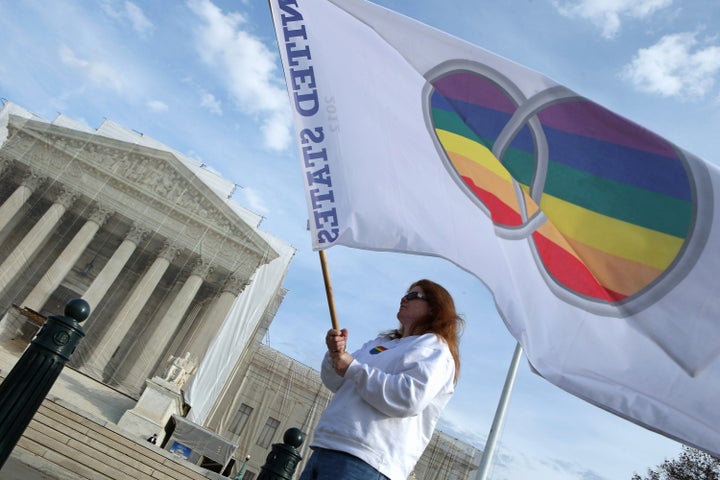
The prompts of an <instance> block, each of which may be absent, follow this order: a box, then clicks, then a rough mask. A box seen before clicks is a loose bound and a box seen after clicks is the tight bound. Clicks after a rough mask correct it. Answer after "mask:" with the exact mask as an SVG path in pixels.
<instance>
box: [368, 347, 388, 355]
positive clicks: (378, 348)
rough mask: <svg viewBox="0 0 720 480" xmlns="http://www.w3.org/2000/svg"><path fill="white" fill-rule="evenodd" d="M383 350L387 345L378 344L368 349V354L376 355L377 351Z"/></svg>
mask: <svg viewBox="0 0 720 480" xmlns="http://www.w3.org/2000/svg"><path fill="white" fill-rule="evenodd" d="M385 350H387V347H383V346H382V345H378V346H377V347H375V348H373V349H372V350H370V355H377V354H378V353H382V352H384V351H385Z"/></svg>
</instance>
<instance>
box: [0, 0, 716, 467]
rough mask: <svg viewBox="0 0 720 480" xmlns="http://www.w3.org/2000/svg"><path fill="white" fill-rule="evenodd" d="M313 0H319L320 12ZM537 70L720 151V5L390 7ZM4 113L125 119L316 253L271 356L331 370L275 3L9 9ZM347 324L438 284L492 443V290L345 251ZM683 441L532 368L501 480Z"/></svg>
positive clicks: (469, 402)
mask: <svg viewBox="0 0 720 480" xmlns="http://www.w3.org/2000/svg"><path fill="white" fill-rule="evenodd" d="M305 1H310V0H305ZM376 3H378V4H380V5H383V6H386V7H388V8H391V9H393V10H396V11H399V12H401V13H403V14H405V15H408V16H410V17H413V18H415V19H417V20H419V21H421V22H423V23H427V24H429V25H432V26H434V27H436V28H439V29H441V30H444V31H446V32H449V33H451V34H453V35H456V36H458V37H461V38H463V39H465V40H468V41H470V42H471V43H474V44H476V45H479V46H481V47H483V48H486V49H488V50H490V51H492V52H494V53H496V54H499V55H501V56H503V57H506V58H508V59H510V60H513V61H515V62H518V63H521V64H523V65H526V66H528V67H531V68H533V69H535V70H537V71H539V72H541V73H543V74H545V75H547V76H549V77H551V78H553V79H554V80H556V81H557V82H560V83H562V84H564V85H566V86H568V87H570V88H571V89H573V90H575V91H577V92H578V93H580V94H582V95H585V96H587V97H589V98H591V99H592V100H594V101H596V102H598V103H601V104H603V105H605V106H606V107H608V108H610V109H612V110H615V111H616V112H618V113H620V114H621V115H624V116H626V117H628V118H629V119H631V120H633V121H635V122H637V123H640V124H642V125H644V126H646V127H648V128H650V129H651V130H654V131H655V132H657V133H659V134H661V135H663V136H665V137H666V138H668V139H669V140H671V141H673V142H675V143H677V144H678V145H680V146H681V147H683V148H685V149H687V150H689V151H691V152H693V153H695V154H696V155H698V156H700V157H702V158H704V159H706V160H707V161H710V162H714V163H718V162H720V159H719V158H718V154H717V152H718V151H719V150H720V135H718V133H717V132H718V130H719V128H720V81H719V80H720V36H718V34H719V32H718V31H717V24H718V19H719V18H720V3H718V2H717V0H693V1H680V0H613V1H609V0H573V1H569V0H568V1H559V0H555V1H553V0H509V1H507V2H478V0H445V1H444V2H419V1H406V0H404V1H401V0H377V2H376ZM0 43H1V44H2V45H3V53H2V55H0V97H3V98H5V99H8V100H10V101H12V102H14V103H17V104H19V105H20V106H23V107H25V108H27V109H28V110H31V111H32V112H34V113H36V114H38V115H40V116H42V117H44V118H46V119H48V120H52V119H53V118H54V117H55V116H56V115H57V114H58V113H62V114H64V115H67V116H69V117H71V118H74V119H76V120H79V121H82V122H84V123H86V124H87V125H89V126H92V127H97V126H99V125H100V123H102V121H103V119H105V118H108V119H111V120H113V121H115V122H117V123H119V124H121V125H123V126H125V127H127V128H131V129H134V130H136V131H138V132H142V133H143V134H145V135H148V136H150V137H152V138H155V139H157V140H159V141H161V142H163V143H165V144H166V145H168V146H170V147H172V148H174V149H176V150H178V151H181V152H183V153H185V154H187V155H189V156H191V157H193V158H196V159H197V160H199V161H201V162H203V163H206V164H207V165H208V166H209V167H211V168H213V169H214V170H216V171H217V172H218V173H219V174H221V175H223V176H224V177H226V178H228V179H230V180H231V181H233V182H235V183H236V184H237V185H238V186H239V187H238V189H237V191H236V193H235V199H236V200H237V201H238V202H239V203H240V204H242V205H244V206H246V207H248V208H250V209H251V210H253V211H255V212H256V213H259V214H261V215H263V216H264V217H265V219H264V221H263V223H262V225H261V227H262V228H263V229H264V230H266V231H268V232H270V233H272V234H273V235H275V236H277V237H279V238H281V239H283V240H285V241H286V242H288V243H290V244H291V245H293V246H294V247H295V248H297V254H296V256H295V259H294V261H293V263H292V266H291V268H290V272H289V274H288V278H287V281H286V283H285V288H287V289H288V294H287V296H286V299H285V301H284V303H283V305H282V306H281V308H280V310H279V312H278V314H277V316H276V319H275V321H274V323H273V325H272V327H271V329H270V332H269V334H268V336H267V338H266V342H267V343H268V344H269V345H271V346H272V347H275V348H277V349H279V350H280V351H282V352H284V353H286V354H287V355H289V356H291V357H293V358H296V359H297V360H299V361H301V362H303V363H306V364H308V365H311V366H317V365H319V361H320V358H321V355H322V353H323V348H324V346H323V341H322V337H323V334H324V332H325V330H326V329H327V328H329V325H330V321H329V318H328V313H327V304H326V300H325V295H324V288H323V285H322V276H321V273H320V267H319V260H318V256H317V254H316V253H314V252H312V251H311V250H310V241H309V236H308V233H307V231H306V221H307V211H306V207H305V203H304V202H305V200H304V194H303V191H302V188H303V184H302V178H301V170H300V163H299V160H298V155H297V150H296V146H295V145H294V144H292V138H293V137H292V134H291V123H290V118H291V117H290V108H289V103H288V98H287V93H286V91H285V86H284V80H283V77H282V72H281V70H280V65H279V57H278V54H277V46H276V43H275V37H274V32H273V30H272V22H271V19H270V13H269V9H268V5H267V2H266V1H264V0H233V1H227V0H223V1H220V0H216V1H214V2H211V1H210V0H190V1H180V0H177V1H175V0H172V1H171V0H156V1H139V0H138V1H135V2H129V1H123V0H101V1H95V2H88V1H81V0H53V1H52V2H45V1H40V0H23V1H11V0H0ZM327 253H328V255H327V256H328V261H329V265H330V272H331V276H332V282H333V291H334V294H335V302H336V308H337V310H338V314H339V317H340V323H341V324H342V325H343V326H345V327H347V328H348V329H349V330H350V335H351V343H352V342H353V339H354V341H355V342H357V343H355V344H356V345H359V343H361V341H362V340H364V339H366V338H367V337H370V336H372V335H374V334H375V333H377V332H378V331H381V330H385V329H388V328H391V327H394V326H395V324H396V320H395V313H396V310H397V307H398V302H399V297H400V295H401V294H402V293H404V291H405V289H406V288H407V286H408V285H409V284H410V283H411V282H412V281H414V280H416V279H418V278H422V277H427V278H431V279H434V280H435V281H438V282H439V283H441V284H443V285H445V286H446V287H447V288H448V289H449V290H450V291H451V293H453V295H454V297H455V299H456V301H457V305H458V309H459V310H460V312H461V313H462V314H463V315H464V317H465V319H466V321H467V327H466V331H465V335H464V338H463V345H462V356H463V371H462V374H461V377H460V383H459V385H458V388H457V393H456V395H455V398H454V399H453V400H452V402H451V404H450V405H449V407H448V409H447V411H446V412H445V414H444V416H443V419H442V428H443V430H445V431H446V432H448V433H450V434H453V435H455V436H458V437H460V438H462V439H464V440H466V441H468V442H470V443H473V444H475V445H477V446H479V447H482V445H483V442H484V439H485V437H486V436H487V434H488V432H489V429H490V424H491V422H492V418H493V415H494V412H495V408H496V405H497V401H498V398H499V395H500V391H501V388H502V385H503V381H504V378H505V374H506V372H507V367H508V364H509V361H510V358H511V356H512V351H513V348H514V345H515V342H514V339H513V338H512V337H511V336H510V335H509V333H507V331H506V330H505V327H504V325H503V323H502V321H501V320H500V318H499V316H498V315H497V313H496V312H495V309H494V307H493V303H492V298H491V296H490V295H489V293H488V292H487V291H486V290H485V288H484V287H483V286H482V284H481V283H480V282H479V281H478V280H477V279H475V278H474V277H471V276H470V275H468V274H467V273H465V272H463V271H461V270H459V269H458V268H457V267H455V266H453V265H451V264H449V263H448V262H445V261H442V260H439V259H433V258H424V257H415V256H409V255H397V254H388V253H377V252H365V251H360V250H351V249H347V248H344V247H335V248H333V249H331V250H329V251H328V252H327ZM679 450H680V446H679V444H677V443H676V442H673V441H671V440H668V439H666V438H664V437H662V436H660V435H658V434H655V433H652V432H649V431H647V430H644V429H642V428H640V427H638V426H635V425H633V424H630V423H628V422H626V421H624V420H621V419H619V418H617V417H615V416H613V415H610V414H608V413H606V412H604V411H602V410H600V409H598V408H596V407H593V406H591V405H589V404H587V403H585V402H583V401H581V400H579V399H576V398H575V397H572V396H571V395H569V394H567V393H565V392H563V391H561V390H559V389H557V388H556V387H554V386H552V385H551V384H549V383H548V382H546V381H544V380H543V379H541V378H539V377H537V376H535V375H534V374H532V373H531V372H530V371H529V368H528V366H527V363H526V362H523V363H522V365H521V367H520V373H519V375H518V378H517V382H516V385H515V389H514V392H513V396H512V400H511V404H510V408H509V410H508V413H507V417H506V423H505V428H504V430H503V433H502V435H501V438H500V444H499V446H498V452H497V453H498V457H497V461H496V464H495V465H494V467H493V468H492V470H491V475H490V478H491V479H495V480H502V479H513V480H523V479H530V478H532V479H533V480H538V479H548V480H549V479H553V480H565V479H583V480H600V479H604V480H617V479H623V478H627V479H629V478H630V477H631V476H632V474H633V473H634V472H638V473H644V472H645V469H646V468H647V467H651V466H654V465H656V464H658V463H660V462H662V460H663V459H664V458H666V457H672V456H675V455H676V454H677V453H678V452H679Z"/></svg>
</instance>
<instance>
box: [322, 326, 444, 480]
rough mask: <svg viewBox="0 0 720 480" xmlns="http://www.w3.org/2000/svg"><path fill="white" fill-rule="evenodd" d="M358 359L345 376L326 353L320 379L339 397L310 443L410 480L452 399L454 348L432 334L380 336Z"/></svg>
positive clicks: (398, 478)
mask: <svg viewBox="0 0 720 480" xmlns="http://www.w3.org/2000/svg"><path fill="white" fill-rule="evenodd" d="M352 356H353V357H354V360H353V362H352V363H351V364H350V366H349V367H348V369H347V372H346V373H345V376H344V377H341V376H339V375H337V374H336V373H335V371H334V370H333V368H332V365H331V363H330V357H329V354H326V355H325V358H324V360H323V363H322V369H321V376H322V380H323V383H324V384H325V386H327V387H328V388H329V389H330V390H331V391H332V392H334V395H333V398H332V400H331V401H330V403H329V404H328V406H327V408H326V409H325V412H323V414H322V416H321V417H320V421H319V422H318V425H317V428H316V429H315V433H314V435H313V440H312V443H311V446H314V447H321V448H327V449H332V450H340V451H343V452H346V453H349V454H351V455H354V456H356V457H358V458H360V459H362V460H363V461H365V462H366V463H368V464H369V465H371V466H373V467H374V468H376V469H377V470H379V471H380V473H382V474H383V475H386V476H387V477H389V478H390V479H391V480H406V479H407V477H408V475H410V473H411V472H412V470H413V468H414V467H415V464H416V463H417V461H418V459H419V458H420V455H422V453H423V451H424V450H425V447H427V445H428V443H429V442H430V438H431V437H432V433H433V430H434V429H435V424H436V423H437V421H438V418H439V417H440V413H441V412H442V410H443V408H444V407H445V405H446V404H447V402H448V400H450V397H451V396H452V394H453V391H454V383H453V376H454V374H455V363H454V362H453V358H452V355H451V353H450V349H449V348H448V346H447V344H446V343H445V341H444V340H443V339H442V338H440V337H438V336H436V335H435V334H432V333H429V334H425V335H416V336H409V337H405V338H399V339H395V340H390V339H388V338H387V337H378V338H377V339H375V340H372V341H370V342H367V343H366V344H365V345H363V346H362V347H361V348H360V349H359V350H358V351H356V352H354V353H353V354H352Z"/></svg>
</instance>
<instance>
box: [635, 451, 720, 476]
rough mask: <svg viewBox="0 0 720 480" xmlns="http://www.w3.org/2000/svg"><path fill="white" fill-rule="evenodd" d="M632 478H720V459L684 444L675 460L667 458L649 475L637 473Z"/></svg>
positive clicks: (650, 471)
mask: <svg viewBox="0 0 720 480" xmlns="http://www.w3.org/2000/svg"><path fill="white" fill-rule="evenodd" d="M632 480H720V459H718V458H716V457H713V456H712V455H710V454H708V453H705V452H701V451H700V450H696V449H694V448H690V447H685V446H683V449H682V452H681V453H680V455H679V456H678V458H677V459H675V460H665V461H664V462H663V463H662V464H661V465H658V466H657V467H656V469H655V470H653V469H648V472H647V476H645V477H641V476H640V475H638V474H637V473H636V474H635V475H633V476H632Z"/></svg>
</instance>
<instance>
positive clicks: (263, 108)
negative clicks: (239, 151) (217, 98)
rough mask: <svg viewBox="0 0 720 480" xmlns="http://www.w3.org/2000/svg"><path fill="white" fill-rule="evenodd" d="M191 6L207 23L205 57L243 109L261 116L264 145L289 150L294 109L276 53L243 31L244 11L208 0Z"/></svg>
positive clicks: (200, 39)
mask: <svg viewBox="0 0 720 480" xmlns="http://www.w3.org/2000/svg"><path fill="white" fill-rule="evenodd" d="M188 6H189V7H190V9H191V10H192V11H193V12H194V13H195V14H196V15H197V16H198V17H200V19H201V20H202V22H203V23H202V24H201V25H200V26H199V28H198V29H197V43H198V44H197V48H198V50H199V52H200V55H201V57H202V59H203V60H204V61H205V62H206V63H207V64H208V65H210V66H212V67H214V68H216V70H217V72H218V74H219V75H220V76H221V77H222V80H223V81H224V83H225V85H226V87H227V89H228V90H229V92H230V94H231V96H232V97H233V98H234V99H235V101H236V102H237V103H238V105H239V106H240V108H242V109H243V110H244V111H245V112H246V113H251V114H258V115H260V116H261V117H262V124H263V127H262V132H263V138H264V140H265V145H266V146H267V147H268V148H271V149H274V150H282V149H285V148H287V146H288V145H289V144H290V138H291V137H290V110H289V107H288V102H287V93H286V92H285V89H284V84H283V82H282V78H281V77H278V76H277V74H276V63H275V57H276V54H275V52H273V51H271V50H270V49H269V48H268V47H266V46H265V44H264V43H262V42H261V41H260V40H259V39H258V38H257V37H255V36H253V35H252V34H251V33H249V32H247V31H245V30H243V29H242V26H243V25H244V24H245V22H246V20H245V18H244V17H243V16H242V15H241V14H239V13H223V12H222V11H221V10H220V9H219V8H218V7H217V6H215V5H214V4H213V3H212V2H210V1H209V0H189V1H188Z"/></svg>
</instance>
